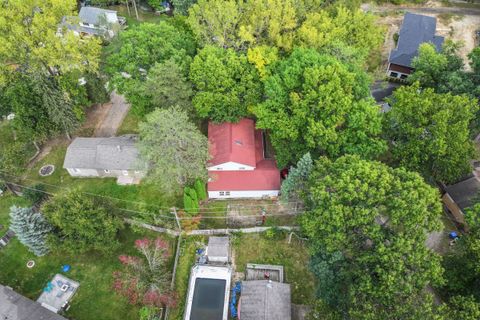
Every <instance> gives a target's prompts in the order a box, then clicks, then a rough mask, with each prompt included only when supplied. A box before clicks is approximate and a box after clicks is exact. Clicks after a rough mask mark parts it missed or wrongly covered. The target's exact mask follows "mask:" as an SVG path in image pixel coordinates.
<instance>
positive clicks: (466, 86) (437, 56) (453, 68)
mask: <svg viewBox="0 0 480 320" xmlns="http://www.w3.org/2000/svg"><path fill="white" fill-rule="evenodd" d="M458 49H459V44H457V43H453V42H451V41H447V42H446V43H445V44H444V46H443V49H442V52H437V51H436V49H435V46H433V45H432V44H427V43H425V44H422V45H421V46H420V48H419V53H418V56H417V57H416V58H414V59H413V62H412V66H413V67H414V68H415V71H414V72H413V74H412V75H411V76H410V77H409V78H408V80H409V82H410V83H415V82H417V81H418V82H420V84H421V86H422V87H428V88H433V89H435V91H436V92H437V93H452V94H468V95H470V96H473V97H475V96H480V86H479V84H480V80H479V79H478V78H477V77H476V76H475V65H476V64H477V63H479V62H478V61H480V57H477V55H476V52H477V51H475V50H474V51H472V52H471V53H470V54H469V57H470V59H471V67H472V69H473V70H474V71H473V72H469V71H466V70H465V68H464V65H463V60H462V59H461V58H460V57H459V55H458V53H457V51H458ZM477 72H478V71H477Z"/></svg>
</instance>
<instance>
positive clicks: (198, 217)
mask: <svg viewBox="0 0 480 320" xmlns="http://www.w3.org/2000/svg"><path fill="white" fill-rule="evenodd" d="M6 182H7V183H10V184H12V185H14V186H18V187H21V188H25V189H29V190H34V191H37V192H41V193H44V194H48V195H50V196H53V195H54V194H53V193H50V192H47V191H45V190H40V189H36V188H32V187H29V186H25V185H21V184H18V183H15V182H11V181H6ZM116 208H117V209H118V210H120V211H124V212H129V213H138V214H152V215H154V217H155V218H157V217H164V218H168V219H175V217H174V216H169V215H162V214H156V213H152V212H148V211H138V210H132V209H125V208H119V207H116ZM199 213H202V212H199ZM203 213H208V214H210V213H215V212H208V211H207V212H203ZM296 215H298V213H284V214H272V213H270V214H266V215H265V216H266V217H267V218H269V217H284V216H290V217H293V216H296ZM258 217H260V218H261V217H263V215H261V214H260V215H235V216H228V215H227V212H225V215H224V216H202V215H199V216H195V217H179V220H196V219H200V220H202V219H247V218H258Z"/></svg>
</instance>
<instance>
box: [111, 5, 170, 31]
mask: <svg viewBox="0 0 480 320" xmlns="http://www.w3.org/2000/svg"><path fill="white" fill-rule="evenodd" d="M107 9H110V10H116V11H117V12H118V15H119V16H123V17H125V18H126V19H127V26H133V25H137V24H140V23H142V22H150V23H157V22H160V21H162V20H165V19H166V18H167V16H166V15H157V14H155V13H154V12H147V11H143V10H140V7H137V11H138V20H137V18H136V16H135V9H134V8H133V7H132V6H130V15H128V10H127V6H126V5H123V4H121V5H115V6H109V7H108V8H107Z"/></svg>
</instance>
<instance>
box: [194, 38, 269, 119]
mask: <svg viewBox="0 0 480 320" xmlns="http://www.w3.org/2000/svg"><path fill="white" fill-rule="evenodd" d="M213 70H214V72H212V71H213ZM190 79H191V80H192V82H193V84H194V85H195V91H196V92H195V96H194V98H193V105H194V106H195V109H196V110H197V113H198V115H199V116H200V117H203V118H209V119H211V120H213V121H215V122H223V121H230V122H237V121H238V120H240V119H241V118H243V117H245V116H246V115H248V110H249V109H250V108H251V107H253V105H255V104H256V103H258V102H259V101H260V97H261V92H262V85H261V83H260V79H259V77H258V74H257V71H256V70H255V68H254V67H253V66H252V65H251V64H250V63H249V62H248V60H247V57H246V56H245V55H244V54H239V53H236V52H235V51H234V50H233V49H222V48H218V47H213V46H207V47H205V48H203V49H202V50H200V51H199V53H198V54H197V55H196V56H195V59H194V60H193V63H192V65H191V67H190Z"/></svg>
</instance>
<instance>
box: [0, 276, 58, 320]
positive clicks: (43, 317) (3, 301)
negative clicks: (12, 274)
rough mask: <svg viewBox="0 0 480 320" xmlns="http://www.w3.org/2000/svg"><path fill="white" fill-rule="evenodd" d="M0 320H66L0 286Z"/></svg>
mask: <svg viewBox="0 0 480 320" xmlns="http://www.w3.org/2000/svg"><path fill="white" fill-rule="evenodd" d="M0 319H2V320H4V319H5V320H66V318H64V317H62V316H60V315H58V314H56V313H54V312H52V311H50V310H48V309H46V308H44V307H42V306H41V305H40V303H38V302H35V301H32V300H30V299H28V298H26V297H24V296H22V295H20V294H18V293H17V292H15V291H13V290H12V289H11V288H9V287H6V286H3V285H1V284H0Z"/></svg>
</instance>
